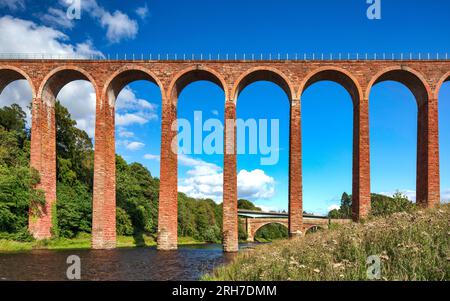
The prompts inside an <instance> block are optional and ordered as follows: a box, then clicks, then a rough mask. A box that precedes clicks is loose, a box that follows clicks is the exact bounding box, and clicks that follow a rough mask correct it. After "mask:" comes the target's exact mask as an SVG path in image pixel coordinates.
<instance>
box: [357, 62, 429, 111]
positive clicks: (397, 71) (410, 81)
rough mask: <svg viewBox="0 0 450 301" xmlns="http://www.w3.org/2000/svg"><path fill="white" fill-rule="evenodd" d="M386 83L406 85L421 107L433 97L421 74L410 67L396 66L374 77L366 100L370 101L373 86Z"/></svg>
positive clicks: (367, 89) (367, 90) (368, 88)
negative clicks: (392, 82)
mask: <svg viewBox="0 0 450 301" xmlns="http://www.w3.org/2000/svg"><path fill="white" fill-rule="evenodd" d="M384 81H394V82H398V83H401V84H403V85H405V86H406V87H407V88H408V89H409V90H410V91H411V92H412V93H413V95H414V97H415V98H416V101H417V104H418V105H419V106H420V105H422V104H423V103H426V102H427V101H428V100H429V99H430V98H431V96H432V95H433V94H432V93H431V89H430V87H429V85H428V83H427V81H426V80H425V78H424V76H423V75H422V74H421V73H419V72H418V71H416V70H414V69H412V68H409V67H405V66H394V67H389V68H386V69H383V70H381V71H380V72H378V73H377V74H376V75H375V76H374V77H372V79H371V80H370V82H369V84H368V86H367V88H366V94H365V99H369V97H370V92H371V90H372V87H373V86H375V85H376V84H379V83H381V82H384Z"/></svg>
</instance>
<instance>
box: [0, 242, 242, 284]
mask: <svg viewBox="0 0 450 301" xmlns="http://www.w3.org/2000/svg"><path fill="white" fill-rule="evenodd" d="M249 246H251V245H249V244H242V245H241V246H240V248H246V247H249ZM70 255H77V256H78V257H79V258H80V262H81V280H118V281H120V280H175V281H178V280H179V281H181V280H199V279H200V277H201V276H202V275H203V274H205V273H208V272H211V271H212V270H213V269H214V268H215V267H217V266H219V265H222V264H225V263H227V262H229V261H231V260H232V258H233V256H235V254H226V253H224V252H222V245H220V244H205V245H187V246H180V247H179V249H178V250H176V251H157V250H156V248H154V247H146V248H119V249H114V250H61V251H59V250H58V251H56V250H33V251H29V252H21V253H6V254H0V280H19V281H20V280H44V281H47V280H54V281H59V280H67V276H66V271H67V268H68V267H69V264H67V263H66V260H67V258H68V256H70Z"/></svg>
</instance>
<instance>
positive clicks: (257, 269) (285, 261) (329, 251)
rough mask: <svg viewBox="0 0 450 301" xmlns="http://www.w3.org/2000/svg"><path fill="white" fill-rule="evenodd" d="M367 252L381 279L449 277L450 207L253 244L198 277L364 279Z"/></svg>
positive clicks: (215, 278)
mask: <svg viewBox="0 0 450 301" xmlns="http://www.w3.org/2000/svg"><path fill="white" fill-rule="evenodd" d="M372 255H375V256H377V258H378V259H379V260H380V278H381V279H382V280H450V205H449V204H447V205H442V206H441V207H440V208H438V209H430V210H415V211H413V212H411V213H406V212H402V213H396V214H393V215H391V216H389V217H386V218H374V219H370V220H367V221H365V222H364V223H361V224H349V225H339V226H338V227H336V228H335V229H331V230H328V231H323V232H320V233H314V234H311V235H307V236H306V237H305V238H297V239H292V240H285V241H277V242H274V243H272V244H268V245H261V246H257V247H256V248H254V249H253V250H249V251H244V252H242V253H240V254H239V255H238V256H237V257H236V259H235V260H234V261H233V262H232V263H230V264H229V265H226V266H223V267H219V268H218V269H216V270H215V271H214V272H213V273H212V274H210V275H206V276H204V277H203V279H204V280H231V281H238V280H249V281H252V280H255V281H256V280H268V281H272V280H306V281H310V280H313V281H316V280H367V279H368V276H367V273H368V270H369V271H370V270H371V268H374V267H375V266H374V265H373V264H372V265H370V264H367V260H368V257H369V256H372ZM371 271H372V272H375V271H376V269H372V270H371Z"/></svg>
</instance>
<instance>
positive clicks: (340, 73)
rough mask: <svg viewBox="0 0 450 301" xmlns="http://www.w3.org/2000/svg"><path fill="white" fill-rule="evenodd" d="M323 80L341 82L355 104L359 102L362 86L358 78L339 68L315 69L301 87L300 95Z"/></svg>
mask: <svg viewBox="0 0 450 301" xmlns="http://www.w3.org/2000/svg"><path fill="white" fill-rule="evenodd" d="M323 81H330V82H334V83H336V84H339V85H340V86H342V87H343V88H344V89H345V90H347V92H348V93H349V94H350V96H351V98H352V100H353V104H354V105H356V104H358V103H359V99H360V97H361V88H360V87H359V84H358V83H357V81H356V79H355V78H353V76H351V75H350V74H349V73H347V72H346V71H345V70H338V69H323V70H319V71H315V72H314V73H313V74H312V75H309V76H308V77H307V79H306V81H305V82H304V83H303V85H302V87H301V88H300V89H301V90H300V93H299V95H300V97H301V96H302V95H303V93H304V92H305V91H306V90H308V88H309V87H310V86H312V85H314V84H315V83H318V82H323Z"/></svg>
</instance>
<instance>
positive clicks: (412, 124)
mask: <svg viewBox="0 0 450 301" xmlns="http://www.w3.org/2000/svg"><path fill="white" fill-rule="evenodd" d="M81 3H82V5H83V6H84V7H85V10H83V11H82V14H81V19H80V20H68V19H67V18H66V17H65V11H66V9H67V5H66V4H65V1H63V0H60V1H45V0H42V1H31V0H0V25H1V26H0V52H47V53H49V52H51V53H55V52H56V53H64V54H100V53H101V54H104V55H108V54H110V55H111V56H115V54H116V53H119V54H121V55H123V54H125V53H128V55H129V56H130V55H132V54H133V53H134V54H136V55H140V54H141V53H144V54H147V55H148V54H150V53H152V54H153V55H155V56H156V55H157V54H158V53H160V54H162V55H165V54H166V53H170V54H174V53H178V54H183V53H187V54H191V53H195V54H197V55H199V54H200V53H203V54H205V55H206V54H209V53H212V54H215V55H217V53H221V54H226V53H230V54H234V53H248V54H251V53H257V54H259V53H265V54H268V53H273V54H277V53H303V52H308V53H312V52H315V53H322V52H323V53H335V54H336V53H339V52H342V53H347V52H352V53H356V52H359V53H366V52H367V53H375V52H377V53H383V52H386V53H392V52H394V53H400V52H404V53H409V52H414V53H417V52H422V53H428V52H430V53H436V52H440V53H445V52H450V39H449V38H448V37H449V36H450V26H448V25H449V24H448V22H449V21H448V20H449V17H450V2H448V1H446V0H435V1H428V2H427V1H411V0H410V1H407V0H396V1H387V0H382V6H381V13H382V19H381V20H369V19H368V18H367V17H366V10H367V7H368V5H367V4H366V1H365V0H351V1H336V0H333V1H332V0H321V1H265V0H259V1H255V0H246V1H242V0H241V1H237V0H228V1H222V2H220V1H207V0H199V1H182V0H179V1H151V0H146V1H144V0H139V1H119V0H110V1H103V0H96V1H95V0H81ZM27 89H28V90H27ZM58 98H60V99H61V100H62V102H63V104H64V105H66V106H67V107H68V108H69V111H70V112H71V113H72V115H73V116H74V118H75V119H76V120H77V122H78V126H79V127H80V128H82V129H85V130H87V131H88V133H89V134H90V135H91V136H93V134H94V133H93V122H94V120H95V106H94V100H95V95H93V93H92V87H91V86H90V84H89V83H86V82H84V83H80V82H77V83H72V84H69V85H67V86H66V87H65V88H64V89H63V90H62V91H61V92H60V95H58ZM12 102H18V103H20V104H22V105H24V106H26V104H28V103H29V102H30V94H29V87H27V85H26V83H20V82H18V83H13V84H11V85H10V86H9V87H7V88H6V89H5V91H4V92H3V93H2V95H1V96H0V105H7V104H10V103H12ZM223 102H224V95H223V92H222V91H221V90H220V89H219V88H218V87H216V86H215V85H214V84H212V83H207V82H197V83H194V84H191V85H189V86H188V87H186V89H185V90H184V91H183V92H182V94H181V95H180V99H179V109H178V115H179V117H180V118H186V119H188V120H191V121H192V120H193V112H194V111H198V110H200V111H202V112H203V118H204V119H206V118H218V119H219V120H222V121H223V111H224V110H223ZM117 105H118V109H117V117H116V121H118V122H117V127H116V132H117V135H116V140H117V152H118V153H119V154H121V155H122V156H123V157H124V158H125V159H126V160H127V161H128V162H133V161H137V162H141V163H142V164H144V165H145V166H147V167H148V168H149V169H150V171H151V172H152V174H153V175H155V176H159V161H158V155H159V153H160V145H159V144H160V140H161V137H160V122H161V94H160V92H159V90H158V88H157V87H156V86H155V85H153V84H151V83H147V82H135V83H132V84H130V85H129V86H128V87H127V88H126V89H125V90H124V91H122V93H121V95H120V96H119V99H118V102H117ZM255 107H256V108H258V109H257V110H255ZM439 109H440V112H439V116H440V121H441V122H440V142H441V182H442V185H441V186H442V194H443V197H444V198H446V199H450V158H448V156H447V155H446V154H448V153H449V151H450V124H449V123H448V122H445V121H446V120H447V119H448V117H449V116H450V85H449V84H448V83H447V84H445V85H444V86H443V88H442V91H441V94H440V108H439ZM352 114H353V113H352V103H351V99H350V97H349V95H348V93H347V92H346V91H345V90H344V89H343V88H342V87H341V86H339V85H337V84H335V83H331V82H320V83H317V84H315V85H313V86H311V87H310V88H309V89H308V90H307V91H306V92H305V93H304V95H303V98H302V118H303V120H302V128H303V184H304V208H305V210H307V211H308V212H314V213H322V214H323V213H326V212H327V210H328V209H329V208H330V207H332V206H333V205H337V204H339V199H340V195H341V194H342V193H343V192H344V191H347V192H351V181H352V179H351V177H352V174H351V169H352V127H353V119H352V118H353V117H352ZM416 114H417V106H416V104H415V100H414V97H413V96H412V94H411V93H410V92H409V90H408V89H407V88H405V87H404V86H402V85H401V84H398V83H392V82H385V83H381V84H379V85H377V86H375V87H374V88H373V90H372V93H371V97H370V134H371V178H372V183H371V187H372V191H373V192H379V193H386V194H390V193H393V192H395V191H396V190H397V189H399V190H401V191H404V192H405V193H407V194H408V195H409V196H411V198H413V197H414V190H415V160H416V159H415V158H416V131H417V128H416ZM237 115H238V118H243V119H247V118H257V119H259V118H263V119H274V118H276V119H280V148H279V158H280V160H279V162H278V164H276V165H273V166H262V165H261V164H260V160H259V159H260V157H261V155H239V156H238V172H239V177H238V182H239V188H240V189H239V194H240V196H241V197H246V198H249V199H252V200H253V201H255V202H256V203H257V204H258V205H260V206H262V207H263V208H265V209H286V208H287V206H288V192H287V191H288V189H287V188H288V150H289V145H288V129H289V123H288V116H289V102H288V99H287V97H286V95H285V94H284V92H283V91H282V90H281V89H280V88H279V87H277V86H276V85H274V84H271V83H267V82H258V83H255V84H252V85H250V86H249V87H247V88H246V89H245V90H244V91H243V92H242V93H241V95H240V97H239V99H238V105H237ZM222 164H223V158H222V156H221V155H192V156H182V157H181V158H180V164H179V165H180V166H179V186H180V190H181V191H184V192H186V193H188V194H190V195H193V196H198V197H201V196H210V197H213V198H215V199H216V200H217V201H220V198H221V172H222V168H221V167H222ZM205 170H206V171H207V172H206V173H205Z"/></svg>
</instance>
